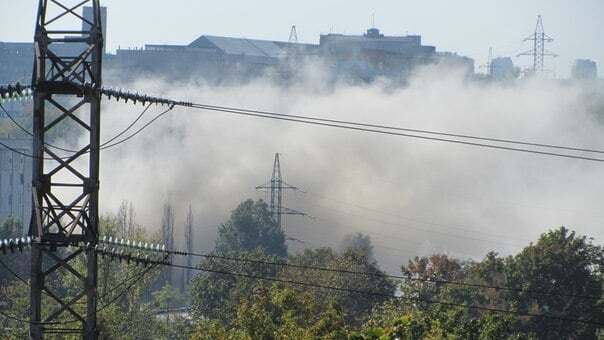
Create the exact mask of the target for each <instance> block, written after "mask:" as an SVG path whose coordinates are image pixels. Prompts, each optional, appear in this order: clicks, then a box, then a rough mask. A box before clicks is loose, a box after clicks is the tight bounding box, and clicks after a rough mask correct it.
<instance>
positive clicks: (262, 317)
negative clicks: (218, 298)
mask: <svg viewBox="0 0 604 340" xmlns="http://www.w3.org/2000/svg"><path fill="white" fill-rule="evenodd" d="M345 337H346V329H345V322H344V318H343V314H342V312H341V310H340V309H339V308H338V307H337V306H336V305H335V303H334V302H333V301H330V302H328V303H326V302H324V301H317V300H316V297H315V296H314V295H313V294H311V293H309V292H300V291H298V290H295V289H291V288H286V287H282V286H280V285H279V284H274V285H272V286H270V287H265V286H259V287H257V288H255V289H254V290H253V293H252V294H250V295H249V296H247V297H244V298H242V299H241V301H240V303H239V305H238V307H237V313H236V315H235V316H234V320H233V322H232V323H231V325H230V326H227V327H224V326H222V325H220V324H217V323H216V322H214V321H201V322H200V324H199V325H198V328H197V331H196V333H195V334H194V335H193V337H192V338H193V339H196V340H202V339H203V340H205V339H216V340H221V339H225V340H226V339H254V340H256V339H258V340H273V339H308V340H310V339H325V340H328V339H344V338H345Z"/></svg>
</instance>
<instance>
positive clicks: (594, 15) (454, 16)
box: [0, 0, 604, 77]
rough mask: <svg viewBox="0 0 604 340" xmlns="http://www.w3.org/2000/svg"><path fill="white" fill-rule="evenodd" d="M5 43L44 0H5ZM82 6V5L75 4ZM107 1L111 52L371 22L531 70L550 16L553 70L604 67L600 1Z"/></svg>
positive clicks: (0, 24) (352, 27)
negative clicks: (580, 64) (539, 25)
mask: <svg viewBox="0 0 604 340" xmlns="http://www.w3.org/2000/svg"><path fill="white" fill-rule="evenodd" d="M0 3H2V5H1V8H2V11H0V41H28V40H31V39H32V36H33V27H34V25H33V23H34V18H35V13H36V7H37V1H34V0H20V1H14V0H0ZM73 3H76V1H73ZM101 3H102V5H104V6H107V7H108V17H109V18H108V28H107V29H108V33H107V35H108V36H107V47H108V51H114V50H115V49H116V48H118V47H119V46H121V47H122V48H127V47H136V46H139V47H140V46H143V45H144V44H146V43H166V44H188V43H190V42H191V41H193V40H194V39H195V38H197V37H198V36H200V35H202V34H212V35H224V36H232V37H247V38H257V39H274V40H287V39H288V36H289V30H290V27H291V26H292V25H296V27H297V32H298V38H299V41H301V42H308V43H318V40H319V35H320V34H321V33H329V32H333V33H346V34H361V33H363V32H364V31H365V30H366V29H367V28H368V27H369V26H371V24H372V17H373V16H374V15H375V25H376V26H377V27H378V28H380V29H381V30H382V31H383V32H384V33H385V34H386V35H401V34H406V33H409V34H420V35H422V39H423V43H424V44H428V45H434V46H436V47H437V49H438V50H440V51H452V52H457V53H459V54H462V55H466V56H469V57H472V58H474V59H475V61H476V71H477V72H479V71H484V69H481V68H480V66H481V65H484V64H486V62H487V57H488V50H489V47H493V50H494V55H495V56H512V57H513V60H514V63H515V64H517V65H519V66H522V67H527V66H529V65H530V63H531V60H532V59H531V58H530V57H521V58H516V54H518V53H520V52H523V51H525V50H529V49H530V48H531V46H530V43H529V42H526V43H523V42H522V40H523V39H524V38H525V37H527V36H529V35H530V34H531V33H532V32H533V31H534V28H535V23H536V17H537V15H539V14H541V15H542V16H543V21H544V26H545V31H546V33H547V34H548V35H550V36H551V37H553V38H554V42H552V43H550V44H549V45H548V46H547V47H548V49H549V50H551V51H552V52H555V53H556V54H558V55H559V57H558V58H555V59H553V60H552V59H551V58H550V59H548V60H547V61H546V68H549V69H551V70H552V71H553V72H554V73H555V75H557V76H559V77H567V76H568V75H569V74H570V69H571V66H572V63H573V61H574V60H575V59H578V58H588V59H592V60H595V61H596V62H597V63H598V65H604V45H603V44H601V43H599V42H600V40H601V36H600V32H601V31H602V28H603V25H604V24H603V23H604V21H603V20H602V19H603V16H604V1H602V0H581V1H571V0H531V1H523V0H506V1H495V0H462V1H450V0H430V1H400V0H390V1H354V2H353V1H344V0H306V1H296V2H292V1H282V0H261V1H234V0H223V1H220V2H214V1H212V2H208V1H197V0H171V1H149V0H128V1H124V0H105V1H101ZM600 73H601V72H600Z"/></svg>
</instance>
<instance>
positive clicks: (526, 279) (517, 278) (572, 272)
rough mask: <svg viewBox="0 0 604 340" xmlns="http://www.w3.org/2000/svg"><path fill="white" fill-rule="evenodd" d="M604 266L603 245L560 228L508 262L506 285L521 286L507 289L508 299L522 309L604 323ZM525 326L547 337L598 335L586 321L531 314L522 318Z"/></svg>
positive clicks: (594, 328) (524, 328)
mask: <svg viewBox="0 0 604 340" xmlns="http://www.w3.org/2000/svg"><path fill="white" fill-rule="evenodd" d="M603 270H604V248H603V247H600V246H596V245H593V244H592V243H591V241H590V240H588V239H587V237H585V236H577V235H576V234H575V232H574V231H569V230H568V229H566V228H564V227H561V228H559V229H556V230H552V231H549V232H548V233H545V234H542V235H541V237H540V238H539V240H538V241H537V243H536V244H530V245H529V246H528V247H526V248H524V249H523V250H522V251H521V252H520V253H519V254H517V255H516V256H514V257H513V258H509V259H508V260H507V263H506V267H505V275H506V278H507V285H508V286H511V287H514V288H517V289H520V290H514V291H509V292H507V297H508V299H510V300H512V301H513V304H514V307H515V308H517V309H518V310H519V311H521V312H531V313H536V314H548V315H558V316H566V317H571V318H580V319H586V320H594V321H598V320H599V321H600V322H601V321H602V320H604V306H603V304H602V277H603ZM564 294H566V296H564ZM569 294H573V295H582V296H591V297H592V298H587V297H571V296H568V295H569ZM522 330H524V331H526V332H534V333H535V334H536V335H537V336H538V337H539V338H543V339H550V338H566V339H579V338H581V339H587V338H595V336H596V331H597V328H596V326H594V325H589V324H584V323H569V322H560V321H558V320H551V319H545V318H529V319H526V320H523V322H522Z"/></svg>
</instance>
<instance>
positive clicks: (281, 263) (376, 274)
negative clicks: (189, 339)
mask: <svg viewBox="0 0 604 340" xmlns="http://www.w3.org/2000/svg"><path fill="white" fill-rule="evenodd" d="M166 252H167V253H169V254H173V255H180V256H195V257H203V258H207V259H219V260H226V261H235V262H244V263H252V264H261V265H273V266H281V267H290V268H297V269H304V270H317V271H323V272H331V273H340V274H352V275H363V276H373V277H385V278H391V279H397V280H408V281H418V282H424V283H432V284H443V285H455V286H464V287H474V288H484V289H493V290H503V291H511V292H517V293H529V294H533V295H538V296H564V297H572V298H583V299H596V300H598V299H600V296H596V295H593V296H592V295H582V294H565V293H545V292H542V291H536V290H530V289H522V288H514V287H506V286H496V285H487V284H479V283H469V282H460V281H451V280H444V279H423V278H420V277H411V276H403V275H392V274H386V273H382V272H366V271H356V270H349V269H337V268H328V267H320V266H311V265H303V264H295V263H291V262H286V261H267V260H256V259H249V258H243V257H234V256H224V255H217V254H208V253H195V252H187V251H181V250H170V249H168V250H166Z"/></svg>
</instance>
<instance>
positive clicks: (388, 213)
mask: <svg viewBox="0 0 604 340" xmlns="http://www.w3.org/2000/svg"><path fill="white" fill-rule="evenodd" d="M310 195H312V196H315V197H318V198H319V199H320V200H327V201H332V202H335V203H338V204H340V205H344V206H351V207H356V208H358V209H363V210H367V211H370V212H374V213H377V214H381V215H389V216H392V217H396V218H400V219H404V220H407V221H410V222H416V223H419V224H427V225H433V226H441V227H446V228H451V229H457V230H461V231H465V232H471V233H476V234H482V235H484V236H489V237H499V238H501V237H507V236H506V235H501V234H491V233H485V232H482V231H480V230H476V229H470V228H464V227H460V226H455V225H449V224H442V223H437V222H429V221H422V220H419V219H416V218H414V217H408V216H403V215H399V214H397V213H393V212H387V211H382V210H378V209H375V208H370V207H365V206H362V205H359V204H357V203H352V202H345V201H341V200H338V199H334V198H330V197H327V196H323V195H319V194H312V193H311V194H310ZM508 239H511V238H508ZM511 240H515V241H521V242H529V241H530V240H528V239H526V240H524V239H511Z"/></svg>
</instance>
